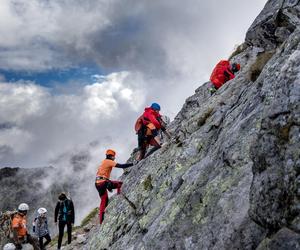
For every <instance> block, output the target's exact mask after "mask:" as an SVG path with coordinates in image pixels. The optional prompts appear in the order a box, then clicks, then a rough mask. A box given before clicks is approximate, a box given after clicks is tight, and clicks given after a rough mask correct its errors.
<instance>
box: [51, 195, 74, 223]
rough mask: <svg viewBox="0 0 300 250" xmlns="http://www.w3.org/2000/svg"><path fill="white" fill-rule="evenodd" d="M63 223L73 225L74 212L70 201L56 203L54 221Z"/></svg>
mask: <svg viewBox="0 0 300 250" xmlns="http://www.w3.org/2000/svg"><path fill="white" fill-rule="evenodd" d="M57 219H58V221H65V222H67V223H74V221H75V211H74V204H73V201H72V200H69V199H65V200H63V201H58V202H57V204H56V207H55V214H54V221H55V222H57Z"/></svg>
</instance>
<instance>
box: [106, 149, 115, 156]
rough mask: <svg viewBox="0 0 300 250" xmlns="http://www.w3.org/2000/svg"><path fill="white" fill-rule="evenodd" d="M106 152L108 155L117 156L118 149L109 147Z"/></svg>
mask: <svg viewBox="0 0 300 250" xmlns="http://www.w3.org/2000/svg"><path fill="white" fill-rule="evenodd" d="M105 154H106V155H112V156H116V151H115V150H113V149H107V150H106V153H105Z"/></svg>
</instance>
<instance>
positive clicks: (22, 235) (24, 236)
mask: <svg viewBox="0 0 300 250" xmlns="http://www.w3.org/2000/svg"><path fill="white" fill-rule="evenodd" d="M28 210H29V206H28V205H27V204H26V203H21V204H20V205H19V207H18V212H17V213H16V214H15V215H14V217H13V219H12V230H13V234H14V243H15V246H16V249H22V244H25V243H29V244H31V245H32V246H33V249H34V250H40V248H39V246H38V241H37V239H36V238H35V237H32V236H31V235H30V234H29V233H28V231H27V218H26V215H27V212H28Z"/></svg>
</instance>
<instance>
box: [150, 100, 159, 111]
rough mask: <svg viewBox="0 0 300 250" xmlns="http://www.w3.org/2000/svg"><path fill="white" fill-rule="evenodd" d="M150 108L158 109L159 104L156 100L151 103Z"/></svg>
mask: <svg viewBox="0 0 300 250" xmlns="http://www.w3.org/2000/svg"><path fill="white" fill-rule="evenodd" d="M151 108H152V109H154V110H156V111H160V105H159V104H158V103H156V102H154V103H152V104H151Z"/></svg>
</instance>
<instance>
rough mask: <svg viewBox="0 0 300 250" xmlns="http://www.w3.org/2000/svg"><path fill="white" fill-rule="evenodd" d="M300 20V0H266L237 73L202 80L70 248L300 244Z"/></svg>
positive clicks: (282, 246)
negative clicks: (166, 135)
mask: <svg viewBox="0 0 300 250" xmlns="http://www.w3.org/2000/svg"><path fill="white" fill-rule="evenodd" d="M299 22H300V1H295V0H294V1H292V0H289V1H287V0H286V1H284V0H271V1H268V3H267V4H266V6H265V8H264V10H263V11H262V12H261V14H260V15H259V16H258V17H257V19H256V20H255V21H254V23H253V25H252V26H251V27H250V29H249V30H248V32H247V35H246V39H245V44H246V46H245V47H244V49H243V51H242V52H241V53H239V54H238V55H236V56H235V57H233V59H232V60H233V61H237V62H239V63H241V65H242V69H241V71H240V72H239V73H238V74H237V76H236V78H235V79H234V80H232V81H230V82H228V83H227V84H225V85H224V86H223V87H222V88H221V89H219V90H218V91H217V93H216V94H214V95H213V96H210V94H209V93H208V91H207V85H208V83H205V84H204V85H202V86H201V87H199V88H198V89H197V90H196V91H195V94H194V95H193V96H191V97H189V98H188V99H187V100H186V102H185V104H184V105H183V108H182V110H181V111H180V112H179V113H178V115H177V116H176V118H175V119H174V121H173V122H172V123H171V124H170V126H169V130H170V132H171V133H172V134H173V137H174V138H173V139H172V141H170V142H166V143H165V144H164V146H163V147H162V148H161V149H160V150H158V151H157V152H155V153H154V154H153V155H151V156H150V157H148V158H147V159H145V160H143V161H141V162H140V163H139V164H137V165H136V166H134V167H132V168H131V169H130V171H128V172H126V175H123V176H122V177H121V179H122V180H123V181H124V185H123V190H122V192H123V195H117V196H114V197H112V199H111V201H110V204H109V205H108V207H107V209H106V214H105V221H104V223H103V224H102V225H101V227H100V226H99V225H98V226H94V227H93V228H92V230H90V231H89V232H87V233H84V232H80V234H81V235H78V237H77V240H75V241H74V242H75V243H73V244H74V245H70V246H68V247H66V248H65V249H95V250H96V249H97V250H99V249H132V250H133V249H216V250H220V249H257V250H263V249H282V250H283V249H300V202H299V199H300V158H299V156H300V25H299ZM124 195H125V196H126V198H125V197H124ZM129 201H130V202H129Z"/></svg>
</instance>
